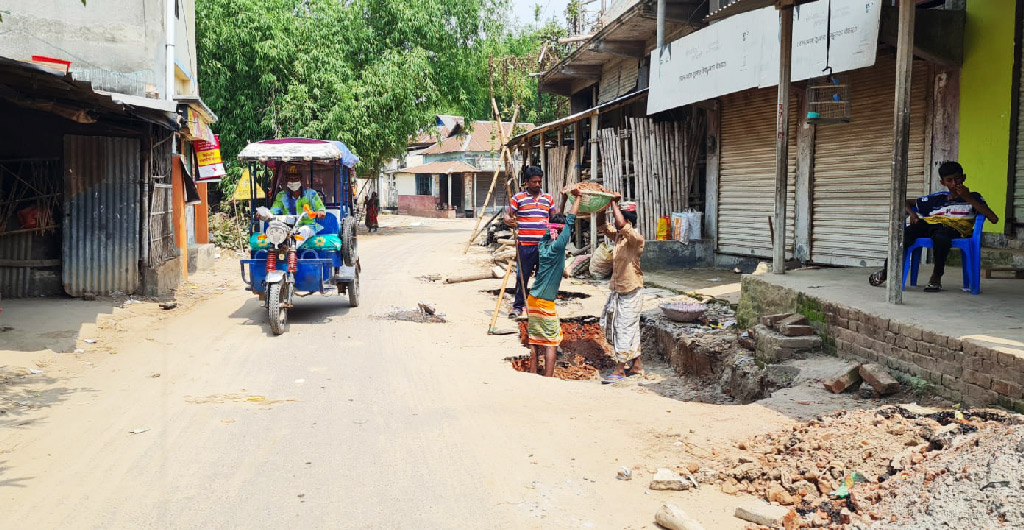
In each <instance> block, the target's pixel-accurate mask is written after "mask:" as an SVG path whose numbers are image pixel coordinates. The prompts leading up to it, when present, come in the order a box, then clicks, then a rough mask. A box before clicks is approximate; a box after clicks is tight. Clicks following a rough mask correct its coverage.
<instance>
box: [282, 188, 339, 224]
mask: <svg viewBox="0 0 1024 530" xmlns="http://www.w3.org/2000/svg"><path fill="white" fill-rule="evenodd" d="M303 206H309V209H310V210H313V211H314V212H323V211H326V210H327V208H326V207H325V206H324V201H323V200H322V199H321V198H320V194H319V193H317V192H316V191H315V190H311V189H309V188H302V195H301V196H300V197H299V198H298V199H293V198H292V194H291V192H290V191H288V190H284V191H281V192H278V194H277V197H275V198H274V205H273V206H271V207H270V211H271V213H273V214H275V215H299V213H301V212H302V211H303V208H302V207H303ZM311 224H314V220H313V219H310V218H309V217H304V218H303V219H302V222H301V223H299V225H300V226H301V225H311Z"/></svg>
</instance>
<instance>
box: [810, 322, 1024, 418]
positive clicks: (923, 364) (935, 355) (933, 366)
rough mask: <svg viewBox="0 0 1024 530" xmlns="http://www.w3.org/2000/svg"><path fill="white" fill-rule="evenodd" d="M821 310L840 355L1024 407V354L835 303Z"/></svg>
mask: <svg viewBox="0 0 1024 530" xmlns="http://www.w3.org/2000/svg"><path fill="white" fill-rule="evenodd" d="M822 310H823V312H824V313H825V317H826V322H827V324H828V333H829V335H831V337H832V338H833V339H834V341H835V348H836V353H837V354H838V355H839V356H840V357H845V358H852V359H858V360H861V361H868V362H877V363H878V364H881V365H883V366H885V367H886V368H888V369H890V370H893V371H896V372H901V373H903V374H906V375H912V376H916V377H919V378H921V379H924V380H926V381H928V382H929V383H931V384H932V385H934V387H935V392H936V393H937V394H939V395H941V396H943V397H946V398H948V399H950V400H952V401H954V402H963V403H967V404H971V405H993V404H996V405H1000V406H1002V407H1005V408H1008V409H1012V410H1015V411H1017V412H1022V413H1024V357H1022V356H1018V355H1014V354H1013V353H1010V352H1008V351H1003V350H1000V349H997V348H995V347H989V346H986V345H984V344H981V343H978V342H975V341H972V340H960V339H957V338H955V337H948V336H946V335H942V334H940V333H936V332H932V331H926V330H922V329H921V328H919V327H917V326H914V325H912V324H907V323H903V322H899V321H896V320H888V319H885V318H882V317H879V316H876V315H872V314H869V313H865V312H863V311H860V310H857V309H853V308H849V307H846V306H843V305H839V304H835V303H829V302H823V303H822Z"/></svg>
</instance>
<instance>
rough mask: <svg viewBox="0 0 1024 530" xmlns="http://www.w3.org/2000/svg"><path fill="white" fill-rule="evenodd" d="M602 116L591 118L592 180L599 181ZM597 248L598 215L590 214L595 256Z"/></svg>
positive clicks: (602, 176) (605, 183)
mask: <svg viewBox="0 0 1024 530" xmlns="http://www.w3.org/2000/svg"><path fill="white" fill-rule="evenodd" d="M598 119H600V115H599V114H598V113H597V112H594V114H592V115H591V116H590V180H592V181H597V180H598V179H597V168H598V165H597V157H598V155H599V154H600V152H601V149H600V144H599V143H598V139H597V135H598V132H597V124H598ZM605 177H606V176H605V175H601V182H602V183H603V184H604V186H606V187H607V186H608V182H606V181H605ZM596 248H597V214H593V213H592V214H590V252H591V254H593V252H594V250H595V249H596Z"/></svg>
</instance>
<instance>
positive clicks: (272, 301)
mask: <svg viewBox="0 0 1024 530" xmlns="http://www.w3.org/2000/svg"><path fill="white" fill-rule="evenodd" d="M281 285H282V284H281V283H274V284H271V285H270V288H269V289H268V290H267V316H268V317H270V331H272V332H274V335H280V334H282V333H284V332H285V328H286V327H287V325H288V308H287V307H283V305H284V296H285V293H284V291H283V290H282V288H281Z"/></svg>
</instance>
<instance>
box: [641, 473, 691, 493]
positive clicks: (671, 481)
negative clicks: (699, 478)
mask: <svg viewBox="0 0 1024 530" xmlns="http://www.w3.org/2000/svg"><path fill="white" fill-rule="evenodd" d="M648 487H649V488H650V489H652V490H672V491H686V490H688V489H690V488H691V487H693V484H691V483H690V481H689V480H686V479H684V478H683V477H681V476H679V473H676V472H675V471H672V470H670V469H665V468H663V467H661V468H658V471H657V473H655V474H654V478H652V479H651V485H650V486H648Z"/></svg>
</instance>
